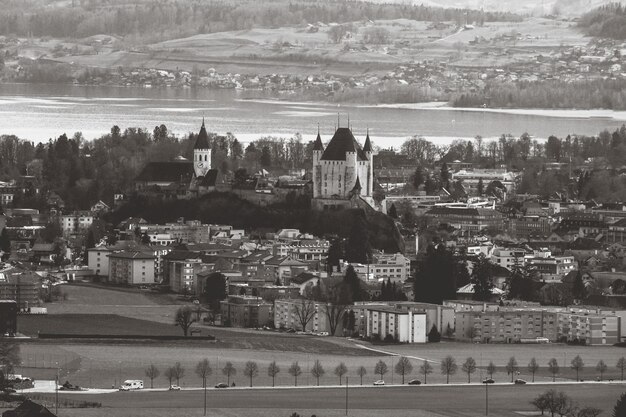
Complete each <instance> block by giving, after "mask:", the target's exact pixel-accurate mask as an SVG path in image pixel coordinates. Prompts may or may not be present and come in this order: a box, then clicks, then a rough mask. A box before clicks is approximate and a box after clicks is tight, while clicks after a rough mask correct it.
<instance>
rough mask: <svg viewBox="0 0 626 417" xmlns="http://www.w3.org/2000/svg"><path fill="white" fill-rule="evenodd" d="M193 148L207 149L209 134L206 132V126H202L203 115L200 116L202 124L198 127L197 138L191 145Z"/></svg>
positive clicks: (208, 146)
mask: <svg viewBox="0 0 626 417" xmlns="http://www.w3.org/2000/svg"><path fill="white" fill-rule="evenodd" d="M193 148H194V149H209V148H210V145H209V135H208V133H207V132H206V128H205V127H204V117H203V118H202V126H201V127H200V132H199V133H198V138H197V139H196V144H195V145H194V147H193Z"/></svg>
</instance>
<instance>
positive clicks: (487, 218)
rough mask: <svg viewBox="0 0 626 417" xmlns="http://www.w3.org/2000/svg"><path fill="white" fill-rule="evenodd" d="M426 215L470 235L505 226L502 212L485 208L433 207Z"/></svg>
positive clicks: (433, 221) (433, 220) (429, 218)
mask: <svg viewBox="0 0 626 417" xmlns="http://www.w3.org/2000/svg"><path fill="white" fill-rule="evenodd" d="M425 216H426V218H427V219H428V220H429V222H430V223H434V224H443V225H447V226H450V227H454V228H455V229H458V230H460V231H461V232H463V233H465V234H468V235H473V234H478V233H480V232H481V231H482V230H483V229H486V228H494V229H497V230H502V229H503V228H504V217H503V216H502V214H501V213H500V212H498V211H496V210H491V209H485V208H461V207H433V208H431V209H430V210H428V211H427V212H426V213H425Z"/></svg>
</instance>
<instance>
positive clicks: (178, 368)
mask: <svg viewBox="0 0 626 417" xmlns="http://www.w3.org/2000/svg"><path fill="white" fill-rule="evenodd" d="M172 371H173V372H174V378H176V385H179V386H180V380H181V379H182V378H183V377H184V376H185V368H183V366H182V365H181V364H180V362H176V363H175V364H174V366H173V367H172Z"/></svg>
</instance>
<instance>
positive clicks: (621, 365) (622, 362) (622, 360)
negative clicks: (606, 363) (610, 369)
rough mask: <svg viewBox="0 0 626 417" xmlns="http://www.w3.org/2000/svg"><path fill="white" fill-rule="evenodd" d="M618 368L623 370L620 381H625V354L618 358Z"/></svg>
mask: <svg viewBox="0 0 626 417" xmlns="http://www.w3.org/2000/svg"><path fill="white" fill-rule="evenodd" d="M617 369H619V370H620V372H621V376H620V381H623V380H624V369H626V358H624V357H623V356H622V357H621V358H619V359H618V360H617Z"/></svg>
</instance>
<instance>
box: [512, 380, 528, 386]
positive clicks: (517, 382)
mask: <svg viewBox="0 0 626 417" xmlns="http://www.w3.org/2000/svg"><path fill="white" fill-rule="evenodd" d="M515 383H516V384H517V385H524V384H526V381H525V380H523V379H516V380H515Z"/></svg>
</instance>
